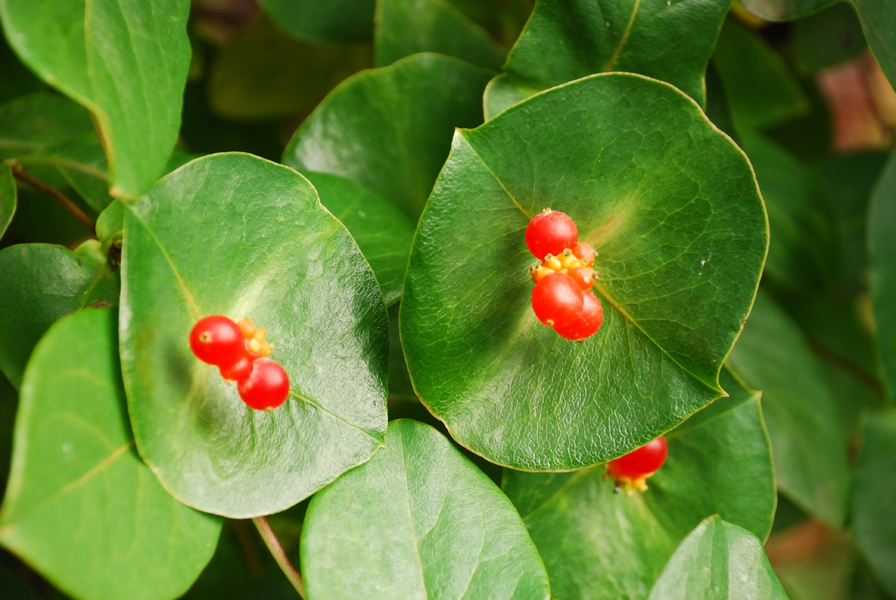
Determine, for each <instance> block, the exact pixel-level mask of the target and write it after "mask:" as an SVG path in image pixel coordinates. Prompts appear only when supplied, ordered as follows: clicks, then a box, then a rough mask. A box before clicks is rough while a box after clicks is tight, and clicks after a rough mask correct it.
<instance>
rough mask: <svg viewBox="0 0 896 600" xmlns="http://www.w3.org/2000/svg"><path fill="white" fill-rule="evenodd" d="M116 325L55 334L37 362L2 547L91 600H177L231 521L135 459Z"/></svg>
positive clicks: (66, 328) (97, 316) (62, 325)
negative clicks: (180, 493) (198, 507)
mask: <svg viewBox="0 0 896 600" xmlns="http://www.w3.org/2000/svg"><path fill="white" fill-rule="evenodd" d="M116 341H117V340H116V314H115V311H114V310H111V309H97V310H88V311H82V312H80V313H77V314H74V315H71V316H69V317H67V318H65V319H63V320H62V321H60V322H59V323H57V324H56V325H54V326H53V327H52V328H51V329H50V331H49V332H47V335H46V336H45V337H44V338H43V339H42V340H41V342H40V343H39V344H38V346H37V348H36V349H35V351H34V356H33V357H32V359H31V360H30V361H29V363H28V369H27V371H26V372H25V380H24V384H23V385H22V395H21V401H20V404H19V411H18V414H17V416H16V432H15V445H14V449H13V464H12V474H11V476H10V482H9V488H8V489H7V492H6V498H5V499H4V502H3V513H2V515H3V516H2V519H0V543H2V544H3V545H4V546H6V547H7V548H9V549H10V550H12V551H13V552H15V553H16V554H18V555H19V556H20V557H21V558H22V559H24V560H25V561H26V562H28V563H29V564H30V565H31V566H32V567H34V568H35V569H36V570H37V571H39V572H40V573H41V574H42V575H43V576H44V577H46V578H47V579H49V580H50V581H52V582H53V583H54V584H55V585H57V586H58V587H59V588H61V589H63V590H64V591H65V592H66V593H68V594H70V595H72V596H74V597H76V598H83V599H88V600H104V599H109V600H120V599H121V598H133V599H134V600H150V599H159V600H167V599H169V598H176V597H178V596H179V595H180V594H182V593H183V592H185V591H186V590H187V588H188V587H189V586H190V584H191V583H193V580H195V579H196V577H197V576H198V575H199V573H200V572H201V571H202V569H203V567H204V566H205V564H206V563H207V562H208V560H209V559H210V558H211V556H212V553H213V552H214V550H215V543H216V541H217V538H218V534H219V533H220V530H221V521H220V519H217V518H215V517H213V516H211V515H206V514H203V513H200V512H198V511H195V510H193V509H191V508H188V507H186V506H184V505H183V504H181V503H179V502H178V501H177V500H175V499H174V498H172V497H171V496H170V495H168V494H167V493H166V492H165V490H164V489H162V486H160V485H159V482H158V480H157V479H156V478H155V476H154V475H153V474H152V472H151V471H150V470H149V469H148V468H147V467H146V465H144V464H143V462H142V461H141V460H140V457H139V456H137V453H136V452H135V451H134V440H133V437H132V435H131V432H130V429H129V427H128V425H127V412H126V410H125V398H124V389H123V388H122V385H121V371H120V368H119V364H118V349H117V343H116Z"/></svg>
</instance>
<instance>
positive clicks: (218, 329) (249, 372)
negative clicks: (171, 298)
mask: <svg viewBox="0 0 896 600" xmlns="http://www.w3.org/2000/svg"><path fill="white" fill-rule="evenodd" d="M265 335H266V332H265V330H264V329H261V328H258V327H256V326H255V325H254V324H253V323H252V321H251V319H243V320H242V321H240V322H239V323H236V322H234V321H232V320H230V319H228V318H227V317H223V316H221V315H212V316H210V317H205V318H203V319H200V320H199V321H198V322H197V323H196V324H195V325H194V326H193V329H192V331H190V349H191V350H193V354H194V355H196V358H198V359H199V360H201V361H202V362H205V363H208V364H210V365H214V366H216V367H218V370H219V371H220V372H221V377H223V378H224V379H227V380H228V381H236V383H237V389H239V393H240V398H242V399H243V402H245V403H246V404H247V405H248V406H249V407H250V408H254V409H255V410H272V409H275V408H277V407H278V406H280V405H281V404H283V403H284V402H286V398H287V396H289V377H287V376H286V371H284V370H283V367H281V366H280V364H279V363H277V362H276V361H274V360H271V359H270V358H267V356H268V354H270V353H271V351H272V350H273V349H274V348H273V346H271V345H270V344H269V343H268V342H266V341H265V339H264V338H265Z"/></svg>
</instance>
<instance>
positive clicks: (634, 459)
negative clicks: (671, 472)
mask: <svg viewBox="0 0 896 600" xmlns="http://www.w3.org/2000/svg"><path fill="white" fill-rule="evenodd" d="M668 454H669V446H668V444H666V438H665V437H664V436H660V437H658V438H656V439H655V440H653V441H652V442H649V443H648V444H646V445H644V446H641V447H640V448H638V449H637V450H635V451H633V452H629V453H628V454H626V455H625V456H621V457H619V458H617V459H615V460H611V461H610V462H609V463H607V470H608V471H609V472H610V475H612V476H613V477H628V478H629V479H638V478H640V477H644V476H645V475H650V474H651V473H653V472H655V471H657V470H658V469H659V468H660V467H662V466H663V463H665V462H666V456H668Z"/></svg>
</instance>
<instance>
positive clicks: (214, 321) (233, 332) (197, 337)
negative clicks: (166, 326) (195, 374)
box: [190, 315, 245, 367]
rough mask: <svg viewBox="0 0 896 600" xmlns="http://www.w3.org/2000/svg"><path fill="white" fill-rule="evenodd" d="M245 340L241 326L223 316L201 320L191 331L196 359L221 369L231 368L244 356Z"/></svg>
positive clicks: (191, 341) (192, 346)
mask: <svg viewBox="0 0 896 600" xmlns="http://www.w3.org/2000/svg"><path fill="white" fill-rule="evenodd" d="M244 340H245V338H244V337H243V332H242V331H241V330H240V328H239V325H237V324H236V323H234V322H233V321H231V320H230V319H228V318H227V317H222V316H221V315H212V316H209V317H205V318H203V319H200V320H199V321H198V322H197V323H196V324H195V325H193V329H192V330H191V331H190V349H191V350H192V351H193V354H195V355H196V358H198V359H199V360H201V361H202V362H206V363H208V364H210V365H216V366H219V367H229V366H231V365H233V364H234V363H236V362H237V361H238V360H239V359H240V358H241V357H242V356H243V347H244V346H245V342H244Z"/></svg>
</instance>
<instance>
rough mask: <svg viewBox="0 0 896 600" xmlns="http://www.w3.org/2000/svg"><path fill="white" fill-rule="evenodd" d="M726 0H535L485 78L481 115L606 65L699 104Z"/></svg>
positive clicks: (605, 68)
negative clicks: (499, 64) (495, 70)
mask: <svg viewBox="0 0 896 600" xmlns="http://www.w3.org/2000/svg"><path fill="white" fill-rule="evenodd" d="M730 4H731V2H730V0H700V1H698V2H684V3H676V4H675V5H674V6H673V5H672V3H669V2H667V1H666V0H598V1H597V2H595V1H594V0H540V1H539V2H538V3H537V4H536V6H535V10H534V11H533V12H532V16H531V17H530V18H529V22H528V23H527V24H526V28H525V29H524V30H523V33H522V34H521V35H520V38H519V40H517V43H516V45H515V46H514V47H513V50H511V52H510V56H509V57H508V58H507V64H506V65H505V67H504V70H505V73H504V74H502V75H500V76H499V77H497V78H496V79H495V80H494V81H493V82H492V83H491V84H489V87H488V90H487V92H486V97H485V113H486V119H491V118H492V117H494V116H495V115H496V114H498V113H499V112H501V111H502V110H504V109H505V108H507V107H508V106H511V105H513V104H516V103H517V102H520V101H521V100H524V99H525V98H528V97H529V96H531V95H532V94H535V93H537V92H540V91H542V90H545V89H547V88H550V87H554V86H556V85H560V84H561V83H566V82H568V81H572V80H574V79H579V78H580V77H585V76H587V75H592V74H595V73H605V72H607V71H626V72H631V73H638V74H641V75H647V76H649V77H653V78H656V79H660V80H662V81H667V82H669V83H671V84H672V85H674V86H676V87H677V88H679V89H680V90H682V91H683V92H685V93H686V94H688V95H689V96H691V97H692V98H693V99H694V100H696V101H697V102H699V103H700V104H703V103H704V101H705V91H706V90H705V87H704V83H703V76H704V72H705V71H706V64H707V62H709V57H710V55H711V54H712V49H713V46H714V45H715V41H716V37H717V36H718V33H719V27H721V25H722V21H723V20H724V18H725V13H726V12H727V11H728V6H729V5H730Z"/></svg>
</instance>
